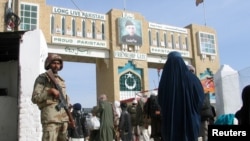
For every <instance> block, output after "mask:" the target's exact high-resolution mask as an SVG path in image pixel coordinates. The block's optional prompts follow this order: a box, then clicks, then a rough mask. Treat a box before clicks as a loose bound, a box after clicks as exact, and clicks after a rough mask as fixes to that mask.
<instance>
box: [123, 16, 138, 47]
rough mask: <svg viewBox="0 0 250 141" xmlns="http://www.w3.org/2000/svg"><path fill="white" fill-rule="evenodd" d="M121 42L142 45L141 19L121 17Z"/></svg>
mask: <svg viewBox="0 0 250 141" xmlns="http://www.w3.org/2000/svg"><path fill="white" fill-rule="evenodd" d="M119 26H120V43H122V44H127V45H139V46H140V45H142V36H141V24H140V22H139V21H136V20H133V19H127V18H121V19H120V22H119Z"/></svg>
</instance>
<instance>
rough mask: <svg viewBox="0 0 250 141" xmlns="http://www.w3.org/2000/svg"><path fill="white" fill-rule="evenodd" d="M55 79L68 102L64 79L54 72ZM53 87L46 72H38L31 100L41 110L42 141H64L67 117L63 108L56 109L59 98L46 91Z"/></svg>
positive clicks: (65, 138)
mask: <svg viewBox="0 0 250 141" xmlns="http://www.w3.org/2000/svg"><path fill="white" fill-rule="evenodd" d="M55 79H56V81H57V83H58V84H59V86H60V87H61V88H62V92H63V95H64V97H65V99H66V100H67V102H68V103H69V98H68V97H67V95H66V89H65V88H66V87H65V83H64V80H63V79H62V78H61V77H60V76H58V75H57V74H55ZM53 87H54V84H53V82H52V81H51V80H50V79H49V77H48V76H47V74H46V73H42V74H40V75H39V76H38V77H37V78H36V80H35V84H34V89H33V94H32V98H31V101H32V102H33V103H34V104H37V106H38V107H39V109H40V110H41V123H42V127H43V137H42V141H66V140H67V128H68V121H69V118H68V115H67V113H66V111H65V110H64V108H61V110H60V111H57V109H56V108H55V107H56V105H57V104H58V102H59V100H58V99H56V98H54V96H53V95H51V94H48V92H47V91H48V90H49V89H50V88H53Z"/></svg>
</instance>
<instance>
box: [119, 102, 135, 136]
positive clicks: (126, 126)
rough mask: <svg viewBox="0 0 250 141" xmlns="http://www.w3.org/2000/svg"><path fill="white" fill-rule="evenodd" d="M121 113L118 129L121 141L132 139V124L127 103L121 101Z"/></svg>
mask: <svg viewBox="0 0 250 141" xmlns="http://www.w3.org/2000/svg"><path fill="white" fill-rule="evenodd" d="M121 109H122V113H121V116H120V121H119V131H120V136H121V140H122V141H132V130H131V129H132V125H131V118H130V114H129V112H128V111H127V103H121Z"/></svg>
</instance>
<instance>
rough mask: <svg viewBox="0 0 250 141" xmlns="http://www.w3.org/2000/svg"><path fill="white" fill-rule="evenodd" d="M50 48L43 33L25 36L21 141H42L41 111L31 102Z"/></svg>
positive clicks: (22, 47)
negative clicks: (37, 78) (34, 87)
mask: <svg viewBox="0 0 250 141" xmlns="http://www.w3.org/2000/svg"><path fill="white" fill-rule="evenodd" d="M47 54H48V47H47V43H46V41H45V38H44V36H43V33H42V31H40V30H34V31H29V32H26V33H25V34H24V35H23V42H22V43H21V45H20V59H19V61H20V62H19V63H20V75H21V76H20V97H19V100H20V103H19V108H20V109H19V111H20V114H19V141H41V136H42V127H41V123H40V110H39V109H38V107H37V105H35V104H33V103H32V102H31V96H32V91H33V85H34V81H35V79H36V77H37V76H38V75H39V74H40V73H42V72H44V71H45V70H44V61H45V59H46V57H47Z"/></svg>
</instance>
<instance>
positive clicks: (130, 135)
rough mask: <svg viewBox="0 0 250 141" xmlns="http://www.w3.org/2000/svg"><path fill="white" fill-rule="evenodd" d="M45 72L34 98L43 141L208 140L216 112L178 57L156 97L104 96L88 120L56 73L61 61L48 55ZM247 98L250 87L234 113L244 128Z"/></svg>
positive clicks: (171, 62) (166, 68) (171, 57)
mask: <svg viewBox="0 0 250 141" xmlns="http://www.w3.org/2000/svg"><path fill="white" fill-rule="evenodd" d="M44 67H45V69H46V70H47V72H45V73H42V74H40V75H39V76H38V77H37V78H36V80H35V83H34V89H33V94H32V98H31V101H32V102H33V103H34V104H37V106H38V108H39V109H40V111H41V124H42V128H43V130H42V131H43V134H42V141H113V140H115V141H150V140H154V141H198V138H202V141H207V127H208V125H209V124H213V123H214V118H215V116H216V113H215V110H214V108H213V106H212V105H211V104H210V102H209V100H208V98H207V97H206V96H207V94H205V93H204V90H203V87H202V85H201V82H200V80H199V79H198V77H197V76H196V75H195V74H194V72H195V69H194V68H193V67H192V66H187V65H186V64H185V62H184V60H183V58H182V57H181V54H180V53H179V52H175V51H173V52H171V53H169V54H168V59H167V61H166V63H165V65H164V68H163V72H162V76H161V79H160V82H159V87H158V93H155V92H151V93H150V94H149V95H147V94H144V93H141V94H140V95H139V97H135V98H134V100H133V101H131V102H124V101H114V102H111V101H109V100H108V97H107V95H106V94H101V95H99V97H98V104H97V105H96V106H94V107H93V108H92V111H91V112H90V113H89V114H87V115H86V114H83V112H82V106H81V104H79V103H75V104H73V105H71V103H70V98H69V96H68V95H67V93H66V89H65V88H66V87H65V83H64V80H63V79H62V78H61V77H60V76H59V74H58V71H60V70H62V68H63V60H62V58H61V57H60V56H59V55H57V54H49V55H48V57H47V59H46V60H45V65H44ZM48 71H51V72H52V73H53V76H51V74H49V73H48ZM248 93H250V86H246V87H245V88H244V90H243V92H242V100H243V106H242V108H241V109H240V110H239V111H238V112H237V113H236V114H235V117H236V118H237V119H238V121H239V124H241V125H244V124H247V125H249V123H250V122H249V121H250V118H249V115H250V114H249V108H250V107H249V96H248V95H249V94H248Z"/></svg>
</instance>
